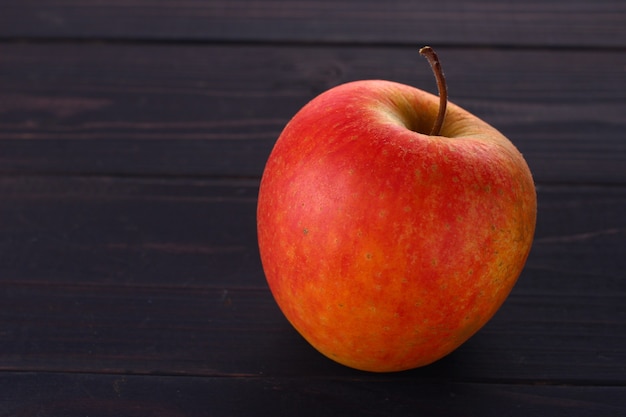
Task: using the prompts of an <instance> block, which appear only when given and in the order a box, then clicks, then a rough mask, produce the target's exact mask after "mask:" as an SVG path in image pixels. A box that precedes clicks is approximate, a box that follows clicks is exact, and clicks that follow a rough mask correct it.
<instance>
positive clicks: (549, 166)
mask: <svg viewBox="0 0 626 417" xmlns="http://www.w3.org/2000/svg"><path fill="white" fill-rule="evenodd" d="M440 56H441V59H442V62H443V64H444V66H445V71H446V74H447V77H448V82H449V85H450V95H451V100H452V101H454V102H457V103H458V104H460V105H461V106H463V107H465V108H467V109H468V110H470V111H471V112H473V113H475V114H477V115H478V116H479V117H481V118H483V119H485V120H486V121H488V122H489V123H491V124H493V125H494V126H496V127H497V128H499V129H500V130H502V131H503V133H504V134H505V135H507V136H508V137H509V138H510V139H511V140H512V141H513V142H514V143H515V145H516V146H517V147H518V148H519V149H520V150H521V151H522V153H523V154H524V155H525V157H526V158H527V160H528V163H529V165H530V167H531V170H532V171H533V173H534V176H535V180H536V181H537V182H540V183H544V182H553V183H554V182H557V183H581V182H582V183H599V184H616V183H617V184H626V167H625V166H624V161H625V160H626V139H625V136H624V133H623V132H625V131H626V125H625V124H626V120H625V119H624V117H623V115H624V114H626V96H625V92H626V78H625V77H624V74H623V68H624V67H626V55H625V54H623V53H619V52H607V51H598V52H587V53H585V54H583V53H581V52H578V51H571V52H568V51H558V52H546V51H535V50H527V51H521V50H490V49H459V48H443V50H441V51H440ZM247 68H254V70H253V71H248V70H246V69H247ZM0 77H1V78H2V79H3V80H5V82H3V83H2V84H0V173H4V174H33V173H35V174H55V175H60V174H72V175H74V174H89V175H93V174H105V175H108V174H115V175H175V176H181V175H187V176H214V177H219V176H231V177H242V176H244V177H256V178H258V177H260V175H261V173H262V170H263V167H264V164H265V160H266V159H267V156H268V154H269V152H270V150H271V148H272V146H273V144H274V142H275V140H276V139H277V137H278V135H279V134H280V132H281V130H282V128H283V126H284V125H285V124H286V122H287V121H288V120H289V118H290V117H291V116H293V114H294V113H295V112H296V111H297V109H299V108H300V107H301V106H302V105H304V104H305V103H306V102H307V101H309V100H310V99H312V98H313V97H315V96H316V95H317V94H319V93H321V92H322V91H324V90H326V89H328V88H331V87H332V86H335V85H337V84H340V83H343V82H348V81H353V80H357V79H367V78H385V79H390V80H394V81H398V82H403V83H407V84H411V85H415V86H419V87H421V88H424V89H427V90H430V91H432V92H436V87H435V82H434V79H433V77H432V74H431V72H430V69H429V68H428V65H427V64H426V62H425V61H424V60H423V59H422V58H421V57H419V55H418V53H417V49H414V48H409V47H407V48H366V47H359V48H354V47H338V48H329V47H314V46H311V47H306V48H297V47H289V46H279V47H276V46H271V47H270V46H237V47H232V46H215V45H207V46H204V45H202V46H200V45H198V46H179V45H177V46H171V45H170V46H159V45H152V46H143V45H119V44H114V45H106V44H104V45H101V44H78V45H75V44H62V45H56V44H55V45H37V44H35V45H29V44H26V45H22V44H7V45H0Z"/></svg>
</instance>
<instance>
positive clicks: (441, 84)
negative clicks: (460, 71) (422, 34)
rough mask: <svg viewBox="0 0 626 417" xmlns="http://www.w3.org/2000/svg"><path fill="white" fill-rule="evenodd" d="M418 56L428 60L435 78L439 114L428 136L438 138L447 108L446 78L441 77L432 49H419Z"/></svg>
mask: <svg viewBox="0 0 626 417" xmlns="http://www.w3.org/2000/svg"><path fill="white" fill-rule="evenodd" d="M420 54H421V55H423V56H424V57H425V58H426V59H427V60H428V63H429V64H430V67H431V68H432V70H433V73H434V74H435V78H437V89H438V90H439V113H438V114H437V120H436V121H435V124H434V125H433V128H432V130H431V131H430V135H431V136H439V132H440V131H441V127H442V126H443V120H444V119H445V117H446V107H447V106H448V86H447V85H446V77H444V75H443V70H442V69H441V63H440V62H439V57H438V56H437V54H436V53H435V50H434V49H433V48H431V47H430V46H425V47H423V48H422V49H420Z"/></svg>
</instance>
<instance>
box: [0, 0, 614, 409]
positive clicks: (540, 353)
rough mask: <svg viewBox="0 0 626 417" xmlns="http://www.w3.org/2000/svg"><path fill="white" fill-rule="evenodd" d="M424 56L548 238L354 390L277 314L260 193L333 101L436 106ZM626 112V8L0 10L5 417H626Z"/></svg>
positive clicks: (489, 2)
mask: <svg viewBox="0 0 626 417" xmlns="http://www.w3.org/2000/svg"><path fill="white" fill-rule="evenodd" d="M424 3H427V4H424ZM424 44H432V45H433V46H435V47H436V48H437V50H438V52H439V54H440V57H441V59H442V61H443V64H444V66H445V71H446V74H447V77H448V81H449V86H450V95H451V99H452V100H453V101H455V102H457V103H458V104H460V105H462V106H463V107H466V108H467V109H469V110H470V111H472V112H474V113H476V114H477V115H479V116H481V117H482V118H484V119H485V120H487V121H488V122H489V123H491V124H493V125H494V126H496V127H497V128H499V129H500V130H502V131H503V132H504V133H505V134H506V135H507V136H508V137H509V138H510V139H511V140H512V141H513V142H514V143H515V144H516V145H517V146H518V147H519V149H520V150H521V151H522V152H523V153H524V155H525V156H526V158H527V160H528V163H529V165H530V167H531V169H532V171H533V174H534V176H535V180H536V183H537V190H538V199H539V214H538V224H537V233H536V239H535V243H534V246H533V250H532V253H531V256H530V258H529V260H528V263H527V266H526V269H525V270H524V272H523V274H522V276H521V277H520V280H519V282H518V285H517V286H516V287H515V289H514V290H513V292H512V294H511V296H510V298H509V299H508V300H507V302H506V303H505V305H504V306H503V307H502V309H501V310H500V311H499V312H498V314H497V315H496V317H495V318H494V319H493V320H492V321H491V322H490V323H489V324H488V325H487V326H486V327H485V328H484V329H482V330H481V331H480V332H479V333H478V334H477V335H476V336H474V337H473V338H472V339H470V340H469V341H468V342H467V343H466V344H465V345H463V346H462V347H461V348H459V349H458V350H457V351H455V352H454V353H452V354H451V355H449V356H448V357H446V358H444V359H442V360H440V361H439V362H437V363H435V364H433V365H430V366H427V367H424V368H421V369H416V370H413V371H407V372H402V373H396V374H382V375H379V374H370V373H365V372H358V371H354V370H351V369H348V368H345V367H342V366H340V365H337V364H335V363H333V362H330V361H329V360H327V359H325V358H324V357H322V356H321V355H320V354H318V353H317V352H315V351H314V350H313V349H312V348H311V347H310V346H309V345H308V344H306V342H304V341H303V339H302V338H301V337H300V336H299V335H298V334H297V333H296V332H295V331H294V330H293V329H292V328H291V327H290V326H289V324H288V323H287V322H286V320H285V319H284V318H283V316H282V315H281V313H280V311H279V310H278V308H277V306H276V305H275V303H274V301H273V299H272V297H271V294H270V293H269V290H268V288H267V285H266V283H265V279H264V276H263V272H262V269H261V265H260V261H259V257H258V250H257V246H256V232H255V209H256V195H257V190H258V184H259V179H260V176H261V173H262V170H263V165H264V162H265V160H266V158H267V156H268V154H269V152H270V150H271V148H272V145H273V143H274V141H275V140H276V138H277V136H278V134H279V133H280V131H281V129H282V127H283V126H284V124H285V123H286V122H287V121H288V119H289V118H290V117H291V116H292V115H293V114H294V113H295V112H296V111H297V110H298V109H299V108H300V106H302V105H303V104H304V103H306V102H307V101H308V100H310V99H311V98H313V97H314V96H315V95H317V94H318V93H320V92H322V91H324V90H326V89H328V88H330V87H332V86H334V85H337V84H339V83H342V82H345V81H350V80H355V79H363V78H385V79H391V80H395V81H400V82H404V83H408V84H412V85H415V86H418V87H420V88H424V89H426V90H429V91H433V92H434V91H435V90H436V87H435V83H434V80H433V79H432V75H431V73H430V70H429V68H428V66H427V64H426V63H425V61H424V60H423V59H422V58H420V57H419V56H418V54H417V49H418V47H419V46H422V45H424ZM625 116H626V3H624V2H623V1H621V0H601V1H592V0H578V1H572V0H568V1H564V0H550V1H527V2H508V1H501V0H482V1H479V0H472V1H461V0H441V1H436V2H413V1H408V0H404V1H401V0H395V1H390V2H381V1H372V0H367V1H361V2H359V1H356V0H353V1H348V0H334V1H326V0H324V1H316V2H313V1H305V0H297V1H296V0H292V1H251V0H236V1H235V0H233V1H209V0H189V1H184V2H179V1H173V0H151V1H148V0H125V1H121V0H103V1H96V0H65V1H61V0H21V1H18V0H13V1H6V0H1V1H0V416H3V417H4V416H113V415H115V416H140V415H141V416H143V415H149V416H250V415H268V416H274V415H299V416H307V415H311V416H318V415H331V416H339V415H354V416H365V415H377V416H396V415H407V416H413V415H438V416H439V415H441V416H556V415H567V416H623V415H626V216H625V215H626V133H625V132H626V117H625Z"/></svg>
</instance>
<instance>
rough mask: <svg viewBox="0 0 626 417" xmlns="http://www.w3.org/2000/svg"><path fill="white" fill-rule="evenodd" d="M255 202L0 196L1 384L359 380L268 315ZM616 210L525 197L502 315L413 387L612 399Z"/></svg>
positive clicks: (143, 185) (122, 194) (96, 192)
mask: <svg viewBox="0 0 626 417" xmlns="http://www.w3.org/2000/svg"><path fill="white" fill-rule="evenodd" d="M256 189H257V183H256V182H250V183H248V184H246V183H243V182H241V181H192V180H180V179H179V180H176V179H172V180H156V179H155V180H148V179H119V178H117V179H116V178H82V179H81V178H74V179H68V178H64V177H59V178H4V179H2V180H0V194H1V195H3V196H4V198H3V199H2V200H0V219H2V221H1V222H0V229H2V230H3V233H2V240H1V241H0V246H1V249H2V250H1V251H0V253H2V256H1V257H0V284H1V286H0V305H2V306H3V309H2V311H1V312H0V329H3V330H2V332H0V345H1V346H3V348H2V356H0V370H5V371H17V370H27V371H47V372H48V371H58V372H60V371H63V370H65V371H71V372H95V373H97V372H104V373H119V374H125V373H126V374H155V373H156V374H167V375H177V374H178V375H196V376H220V375H221V376H230V377H237V376H240V375H249V376H256V377H259V376H265V377H268V376H276V377H278V376H298V375H308V376H309V377H311V376H317V377H323V378H328V377H334V376H338V375H340V376H341V375H342V376H355V375H360V374H361V373H359V372H354V371H351V370H348V369H347V368H344V367H341V366H339V365H336V364H334V363H332V362H331V361H329V360H327V359H325V358H324V357H322V356H321V355H320V354H318V353H317V352H315V351H314V350H313V349H312V348H311V347H310V346H309V345H308V344H306V343H305V342H304V341H303V339H301V338H300V337H299V336H298V335H297V334H296V332H295V331H294V330H293V329H292V328H291V327H290V325H289V324H288V323H287V322H286V320H285V319H284V317H283V316H282V314H281V313H280V311H279V310H278V308H277V307H276V305H275V303H274V300H273V299H272V297H271V294H270V293H269V290H268V289H267V286H266V284H265V280H264V278H263V272H262V269H261V265H260V261H259V258H258V252H257V247H256V239H255V232H254V230H255V229H254V219H255V208H256V199H255V197H256V194H255V193H256ZM625 210H626V189H625V188H623V187H586V188H580V187H577V188H573V187H540V188H539V211H540V213H541V215H540V216H539V223H538V228H537V238H536V244H535V246H534V247H533V251H532V253H531V256H530V259H529V261H528V265H527V268H526V269H525V271H524V273H523V274H522V276H521V278H520V281H519V282H518V284H517V286H516V288H515V289H514V291H513V293H512V295H511V297H510V298H509V300H508V301H507V302H506V303H505V305H504V307H503V308H502V309H501V310H500V312H499V313H498V314H497V315H496V317H495V318H494V320H493V321H491V322H490V323H489V324H488V325H487V326H486V327H485V328H484V329H483V330H481V332H480V333H479V334H478V335H476V336H475V337H474V338H472V339H471V340H470V341H469V342H468V343H467V344H466V345H464V346H463V347H462V348H460V349H459V350H458V351H456V352H455V353H453V354H452V355H450V356H449V357H448V358H446V359H444V360H442V361H440V362H438V363H437V364H434V365H433V366H431V367H427V368H424V369H421V370H417V371H415V372H414V373H413V375H415V376H420V377H424V378H426V377H429V378H432V377H434V376H437V377H438V378H445V379H446V380H449V381H489V382H497V383H504V382H506V381H510V380H513V381H525V382H531V381H534V382H535V383H537V382H540V381H543V382H544V383H576V384H580V383H583V382H584V383H588V384H591V385H597V384H603V383H608V384H611V385H619V384H625V383H626V380H625V378H624V376H625V375H626V349H625V346H626V336H625V335H626V308H625V306H626V281H624V279H623V276H624V275H623V271H624V268H625V267H626V263H625V260H624V258H623V248H624V241H625V240H626V218H624V216H623V215H622V214H623V213H624V211H625ZM573 363H575V364H576V366H572V364H573Z"/></svg>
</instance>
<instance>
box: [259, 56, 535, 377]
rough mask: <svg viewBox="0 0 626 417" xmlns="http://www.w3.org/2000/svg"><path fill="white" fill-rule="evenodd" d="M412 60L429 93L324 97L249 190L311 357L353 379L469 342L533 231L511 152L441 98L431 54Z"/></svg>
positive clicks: (371, 87) (299, 120)
mask: <svg viewBox="0 0 626 417" xmlns="http://www.w3.org/2000/svg"><path fill="white" fill-rule="evenodd" d="M421 52H422V53H423V54H424V55H426V56H427V58H428V59H429V60H430V62H431V65H432V66H433V70H434V71H435V74H436V75H437V80H438V86H439V91H440V95H439V97H438V96H436V95H433V94H430V93H428V92H425V91H422V90H419V89H416V88H414V87H411V86H408V85H404V84H400V83H396V82H391V81H383V80H363V81H354V82H349V83H346V84H343V85H340V86H337V87H334V88H332V89H330V90H328V91H326V92H324V93H322V94H321V95H319V96H317V97H316V98H314V99H313V100H312V101H310V102H309V103H308V104H306V105H305V106H304V107H303V108H302V109H301V110H300V111H299V112H298V113H297V114H296V115H295V116H294V117H293V118H292V119H291V120H290V121H289V123H288V124H287V125H286V127H285V128H284V130H283V132H282V133H281V135H280V137H279V138H278V140H277V142H276V144H275V146H274V148H273V150H272V152H271V154H270V156H269V159H268V161H267V164H266V167H265V170H264V172H263V176H262V179H261V184H260V189H259V196H258V206H257V232H258V243H259V250H260V256H261V261H262V265H263V270H264V273H265V275H266V279H267V282H268V285H269V288H270V290H271V292H272V295H273V296H274V298H275V300H276V302H277V304H278V306H279V307H280V309H281V310H282V312H283V314H284V315H285V317H286V318H287V320H288V321H289V322H290V323H291V324H292V325H293V326H294V327H295V329H296V330H297V331H298V332H299V333H300V334H301V335H302V336H303V337H304V338H305V339H306V340H307V341H308V342H309V343H310V344H311V345H312V346H313V347H315V348H316V349H317V350H319V351H320V352H321V353H322V354H324V355H325V356H327V357H328V358H331V359H333V360H335V361H337V362H339V363H341V364H344V365H346V366H349V367H352V368H356V369H360V370H366V371H373V372H391V371H401V370H406V369H412V368H416V367H420V366H424V365H427V364H430V363H432V362H434V361H436V360H438V359H440V358H442V357H444V356H445V355H447V354H449V353H450V352H452V351H453V350H455V349H456V348H457V347H459V346H460V345H461V344H462V343H464V342H465V341H466V340H467V339H469V338H470V337H471V336H472V335H474V334H475V333H476V332H477V331H478V330H479V329H480V328H481V327H482V326H483V325H485V323H487V321H488V320H490V319H491V317H492V316H493V315H494V314H495V313H496V311H497V310H498V309H499V307H500V306H501V305H502V303H503V302H504V301H505V299H506V298H507V296H508V295H509V293H510V291H511V289H512V287H513V286H514V284H515V282H516V281H517V278H518V277H519V275H520V273H521V271H522V269H523V267H524V264H525V262H526V259H527V257H528V254H529V251H530V248H531V244H532V240H533V235H534V230H535V221H536V211H537V208H536V207H537V203H536V192H535V187H534V183H533V179H532V176H531V172H530V170H529V168H528V165H527V164H526V162H525V160H524V158H523V157H522V155H521V153H520V152H519V151H518V150H517V149H516V147H515V146H514V145H513V144H512V143H511V142H510V141H509V140H508V139H507V138H506V137H505V136H503V135H502V133H500V132H499V131H498V130H496V129H495V128H493V127H491V126H490V125H489V124H487V123H485V122H484V121H482V120H480V119H479V118H478V117H476V116H474V115H472V114H470V113H469V112H467V111H466V110H463V109H462V108H461V107H459V106H457V105H455V104H453V103H447V100H446V99H447V93H446V94H442V93H445V92H446V91H447V90H446V88H445V80H444V79H443V73H442V72H441V68H440V66H439V62H438V60H437V59H436V55H435V54H434V52H433V51H432V49H431V48H428V47H427V48H423V50H422V51H421ZM446 108H447V110H446ZM442 109H444V110H443V111H442ZM437 125H439V126H437ZM432 126H435V127H434V128H433V129H432V131H431V127H432Z"/></svg>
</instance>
